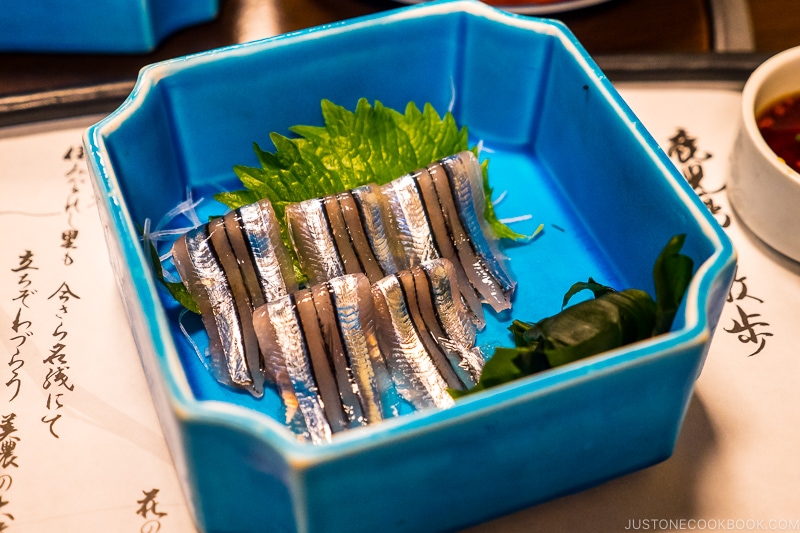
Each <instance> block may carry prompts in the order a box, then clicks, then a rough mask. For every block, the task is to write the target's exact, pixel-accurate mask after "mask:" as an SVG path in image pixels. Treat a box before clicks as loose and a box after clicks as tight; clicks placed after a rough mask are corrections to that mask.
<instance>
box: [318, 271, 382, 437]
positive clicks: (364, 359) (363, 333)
mask: <svg viewBox="0 0 800 533" xmlns="http://www.w3.org/2000/svg"><path fill="white" fill-rule="evenodd" d="M328 286H329V287H330V291H331V293H332V295H333V299H334V303H335V310H336V319H337V321H338V324H339V330H340V331H341V337H342V341H343V344H344V347H345V350H346V352H347V359H348V361H349V363H350V364H349V368H350V376H348V378H349V381H350V383H351V386H352V390H353V392H355V393H356V394H357V396H358V398H359V399H360V411H361V412H362V413H363V417H364V420H362V421H359V422H360V423H362V424H370V423H373V422H377V421H379V420H381V419H382V418H383V408H382V405H381V404H382V401H381V390H380V389H379V383H380V382H381V381H383V382H384V383H385V381H386V380H385V379H381V378H382V376H383V375H385V374H386V370H385V363H384V360H383V356H382V355H381V353H380V350H379V348H378V339H377V336H376V333H375V325H374V318H373V317H374V312H375V311H374V307H373V302H372V298H371V292H370V284H369V281H368V280H367V278H366V277H365V276H363V275H349V276H342V277H340V278H334V279H332V280H330V281H329V282H328Z"/></svg>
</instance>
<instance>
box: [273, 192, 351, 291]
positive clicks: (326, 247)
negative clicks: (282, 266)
mask: <svg viewBox="0 0 800 533" xmlns="http://www.w3.org/2000/svg"><path fill="white" fill-rule="evenodd" d="M286 225H287V227H288V229H289V235H290V237H291V239H292V244H293V245H294V248H295V250H296V251H297V258H298V260H299V261H300V265H301V268H302V269H303V271H304V272H305V274H306V275H307V276H308V279H309V284H311V285H316V284H317V283H321V282H323V281H326V280H329V279H331V278H336V277H339V276H343V275H344V274H345V268H344V264H343V263H342V260H341V258H340V257H339V252H338V250H337V249H336V241H335V239H334V236H333V233H332V230H331V226H330V222H329V220H328V218H327V215H326V213H325V205H324V203H323V199H321V198H314V199H311V200H305V201H303V202H300V203H297V204H290V205H288V206H286Z"/></svg>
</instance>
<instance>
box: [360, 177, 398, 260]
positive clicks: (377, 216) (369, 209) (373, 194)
mask: <svg viewBox="0 0 800 533" xmlns="http://www.w3.org/2000/svg"><path fill="white" fill-rule="evenodd" d="M350 192H351V193H352V195H353V198H354V199H355V201H356V203H357V204H358V207H359V209H360V214H361V221H362V224H363V226H364V233H365V234H366V236H367V239H368V240H369V243H370V247H371V248H372V253H373V254H374V255H375V259H376V260H377V262H378V265H379V266H380V268H381V270H382V271H383V273H384V274H385V275H388V274H394V273H395V272H397V270H398V267H397V264H396V263H395V259H394V256H393V255H392V250H391V247H390V246H389V239H388V238H387V236H386V227H385V225H384V224H385V220H384V218H385V215H384V214H383V213H382V210H381V201H382V199H381V196H380V188H379V187H378V186H377V185H374V184H368V185H363V186H361V187H356V188H355V189H353V190H352V191H350Z"/></svg>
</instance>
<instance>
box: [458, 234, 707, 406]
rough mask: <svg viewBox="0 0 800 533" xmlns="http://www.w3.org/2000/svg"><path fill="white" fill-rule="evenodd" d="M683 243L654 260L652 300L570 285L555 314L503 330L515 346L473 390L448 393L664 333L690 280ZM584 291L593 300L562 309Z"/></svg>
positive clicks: (500, 353) (630, 292)
mask: <svg viewBox="0 0 800 533" xmlns="http://www.w3.org/2000/svg"><path fill="white" fill-rule="evenodd" d="M685 239H686V236H685V235H676V236H674V237H672V238H671V239H670V240H669V242H668V243H667V245H666V246H665V247H664V249H663V250H662V251H661V253H660V254H659V256H658V258H657V259H656V262H655V266H654V267H653V281H654V282H655V293H656V298H655V300H654V299H653V298H652V297H651V296H650V295H649V294H647V293H646V292H645V291H642V290H639V289H625V290H623V291H616V290H615V289H613V288H611V287H607V286H605V285H602V284H600V283H597V282H596V281H595V280H593V279H592V278H589V280H588V281H586V282H578V283H575V284H574V285H572V287H570V288H569V290H568V291H567V293H566V294H565V295H564V300H563V302H562V310H561V312H559V313H557V314H555V315H553V316H550V317H547V318H544V319H542V320H540V321H539V322H536V323H528V322H523V321H521V320H514V322H513V323H512V324H511V326H509V328H508V329H509V331H510V332H511V334H512V337H513V339H514V344H515V346H514V347H513V348H506V347H502V348H496V349H495V351H494V354H493V355H492V357H491V358H490V359H489V360H488V361H487V362H486V365H485V366H484V369H483V372H482V374H481V378H480V380H479V381H478V383H477V384H476V385H475V387H473V388H471V389H469V390H467V391H453V390H451V391H450V394H451V395H452V396H453V397H454V398H460V397H463V396H466V395H468V394H473V393H475V392H479V391H482V390H485V389H487V388H489V387H494V386H496V385H500V384H503V383H508V382H510V381H513V380H516V379H519V378H520V377H524V376H529V375H531V374H535V373H536V372H540V371H542V370H546V369H548V368H554V367H557V366H561V365H565V364H567V363H571V362H573V361H578V360H580V359H583V358H585V357H589V356H592V355H596V354H599V353H602V352H606V351H608V350H612V349H614V348H618V347H620V346H625V345H627V344H630V343H633V342H636V341H640V340H644V339H647V338H650V337H652V336H655V335H659V334H661V333H665V332H667V331H669V329H670V328H671V327H672V322H673V319H674V318H675V315H676V314H677V311H678V307H679V306H680V304H681V302H682V301H683V298H684V295H685V293H686V289H687V287H688V286H689V282H690V281H691V278H692V275H693V269H694V263H693V261H692V259H691V258H690V257H688V256H686V255H684V254H681V253H680V251H681V248H682V247H683V243H684V240H685ZM584 290H589V291H591V292H592V294H593V296H594V298H593V299H590V300H585V301H582V302H580V303H577V304H575V305H572V306H570V307H567V304H568V303H569V301H570V300H571V299H572V297H573V296H575V295H576V294H578V293H580V292H582V291H584ZM495 359H497V360H496V361H495Z"/></svg>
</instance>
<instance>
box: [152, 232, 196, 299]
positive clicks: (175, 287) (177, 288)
mask: <svg viewBox="0 0 800 533" xmlns="http://www.w3.org/2000/svg"><path fill="white" fill-rule="evenodd" d="M144 245H145V246H146V247H147V250H148V252H149V255H150V263H151V264H152V265H153V272H155V275H156V278H157V279H158V281H160V282H161V284H162V285H164V287H166V289H167V290H168V291H169V293H170V294H171V295H172V297H173V298H175V300H177V302H178V303H179V304H181V305H182V306H183V307H185V308H186V309H188V310H189V311H191V312H192V313H196V314H198V315H199V314H200V308H199V307H197V303H195V301H194V300H193V299H192V296H191V295H190V294H189V291H188V290H187V289H186V287H185V286H184V285H183V283H181V282H180V281H167V279H166V278H165V277H164V269H163V268H162V266H161V258H160V257H159V256H158V251H157V250H156V247H155V245H154V244H153V241H151V240H150V239H148V238H146V237H145V239H144Z"/></svg>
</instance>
